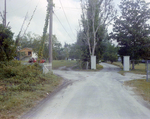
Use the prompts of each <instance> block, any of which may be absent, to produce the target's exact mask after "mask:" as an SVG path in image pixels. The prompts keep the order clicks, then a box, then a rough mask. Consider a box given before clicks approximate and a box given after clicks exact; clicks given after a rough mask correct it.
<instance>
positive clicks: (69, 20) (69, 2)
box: [0, 0, 149, 44]
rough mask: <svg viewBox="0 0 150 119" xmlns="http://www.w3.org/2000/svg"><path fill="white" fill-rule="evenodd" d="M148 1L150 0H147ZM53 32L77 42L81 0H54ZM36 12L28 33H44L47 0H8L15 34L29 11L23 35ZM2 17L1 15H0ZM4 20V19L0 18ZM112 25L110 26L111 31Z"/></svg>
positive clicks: (0, 3) (116, 1)
mask: <svg viewBox="0 0 150 119" xmlns="http://www.w3.org/2000/svg"><path fill="white" fill-rule="evenodd" d="M146 1H147V2H148V1H149V0H146ZM53 2H54V4H55V7H54V15H53V34H54V35H56V37H57V39H58V41H59V42H61V43H62V44H64V43H65V42H66V43H69V44H71V43H74V42H76V37H77V31H78V30H79V20H80V19H81V7H80V6H81V5H80V0H53ZM119 3H120V0H114V5H115V7H117V6H118V4H119ZM36 6H37V9H36V11H35V14H34V16H33V19H32V20H31V22H30V25H29V27H28V29H27V33H28V32H31V33H35V34H38V35H42V32H43V27H44V23H45V16H46V8H47V0H7V23H8V22H10V23H9V26H11V30H12V32H14V33H15V34H14V35H15V36H16V35H17V34H18V33H19V31H20V29H21V26H22V24H23V21H24V18H25V16H26V14H27V12H28V15H27V19H26V22H25V25H24V27H23V32H22V35H23V33H24V31H25V29H26V28H27V24H28V23H29V21H30V18H31V16H32V14H33V11H34V10H35V8H36ZM3 11H4V0H0V12H1V13H3ZM0 18H1V17H0ZM0 22H2V19H0ZM111 29H112V27H109V29H108V31H109V32H110V31H111Z"/></svg>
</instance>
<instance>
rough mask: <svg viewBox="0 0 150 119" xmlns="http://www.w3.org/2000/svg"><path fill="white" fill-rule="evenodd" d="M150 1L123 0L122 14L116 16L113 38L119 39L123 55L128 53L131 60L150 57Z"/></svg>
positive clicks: (121, 54) (120, 51)
mask: <svg viewBox="0 0 150 119" xmlns="http://www.w3.org/2000/svg"><path fill="white" fill-rule="evenodd" d="M149 4H150V3H146V2H145V1H144V0H122V1H121V4H120V6H119V7H120V9H121V16H120V17H118V18H116V20H115V23H114V28H113V33H112V34H113V35H112V38H113V39H115V40H117V42H118V45H119V47H120V50H119V54H120V56H121V57H123V56H125V55H128V56H130V58H131V60H138V59H140V58H144V59H147V58H150V57H149V56H148V53H149V54H150V52H147V51H148V49H149V47H150V26H149V24H148V20H149V19H150V8H149Z"/></svg>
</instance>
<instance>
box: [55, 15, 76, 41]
mask: <svg viewBox="0 0 150 119" xmlns="http://www.w3.org/2000/svg"><path fill="white" fill-rule="evenodd" d="M54 15H55V16H56V18H57V20H58V21H59V23H60V24H61V26H62V27H63V29H64V30H65V32H66V33H67V34H68V36H69V37H70V39H72V38H71V36H70V35H69V33H68V32H67V30H66V29H65V27H64V26H63V24H62V23H61V21H60V20H59V18H58V17H57V15H56V14H55V13H54ZM72 40H73V39H72Z"/></svg>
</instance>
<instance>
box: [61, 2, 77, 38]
mask: <svg viewBox="0 0 150 119" xmlns="http://www.w3.org/2000/svg"><path fill="white" fill-rule="evenodd" d="M59 2H60V4H61V6H62V9H63V12H64V15H65V18H66V20H67V23H68V25H69V27H70V30H71V32H72V34H73V35H74V36H75V34H74V33H73V30H72V28H71V26H70V23H69V21H68V18H67V15H66V13H65V10H64V8H63V5H62V2H61V0H59ZM75 37H76V36H75Z"/></svg>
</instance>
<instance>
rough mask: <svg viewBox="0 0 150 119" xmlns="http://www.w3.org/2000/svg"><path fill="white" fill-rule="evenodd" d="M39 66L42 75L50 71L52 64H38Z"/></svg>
mask: <svg viewBox="0 0 150 119" xmlns="http://www.w3.org/2000/svg"><path fill="white" fill-rule="evenodd" d="M23 64H24V65H33V63H23ZM39 65H40V66H41V67H42V70H43V73H44V74H46V73H48V72H50V71H52V64H50V63H39Z"/></svg>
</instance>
